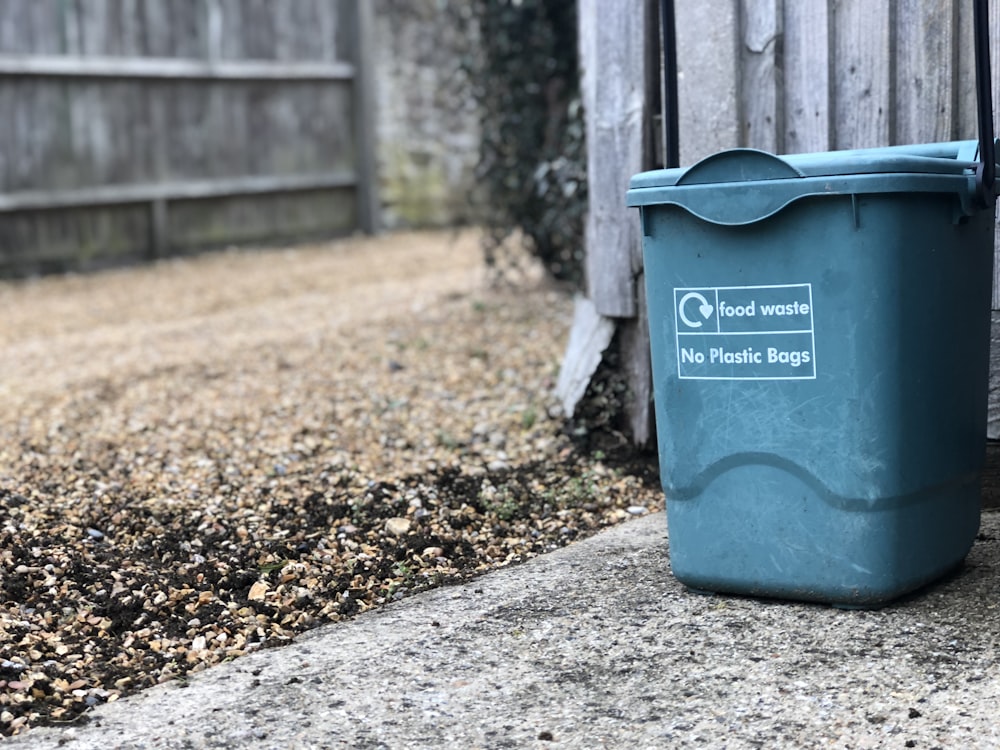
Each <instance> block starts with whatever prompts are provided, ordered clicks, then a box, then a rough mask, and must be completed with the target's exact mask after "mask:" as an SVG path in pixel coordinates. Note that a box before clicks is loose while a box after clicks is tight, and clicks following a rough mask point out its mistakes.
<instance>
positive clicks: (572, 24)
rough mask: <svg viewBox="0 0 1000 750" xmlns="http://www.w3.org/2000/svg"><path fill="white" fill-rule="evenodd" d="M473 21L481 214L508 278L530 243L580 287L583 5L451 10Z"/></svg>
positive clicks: (515, 2) (537, 1) (506, 2)
mask: <svg viewBox="0 0 1000 750" xmlns="http://www.w3.org/2000/svg"><path fill="white" fill-rule="evenodd" d="M452 12H453V13H456V14H458V15H459V16H461V19H462V20H463V22H464V23H468V24H471V26H472V28H471V29H470V31H471V37H474V38H475V44H474V45H470V49H469V54H467V55H466V60H465V64H464V67H465V68H466V71H467V75H468V76H469V80H470V81H471V92H472V96H473V98H474V99H475V102H476V104H477V107H478V110H479V112H480V117H481V121H480V122H481V145H480V153H479V163H478V166H477V170H476V176H477V181H478V184H479V187H480V190H481V194H480V199H479V200H478V201H477V206H476V209H477V210H476V214H477V218H478V220H479V221H480V222H481V223H482V224H483V226H484V228H485V229H486V235H485V240H484V252H485V257H486V261H487V263H488V264H489V265H490V266H491V267H492V268H494V269H495V270H496V271H497V274H498V275H499V276H501V277H502V276H503V275H504V274H505V273H506V272H507V271H508V270H510V269H511V268H512V267H514V266H516V265H517V260H516V259H517V258H518V257H522V256H523V253H520V252H517V250H518V249H519V247H518V245H519V244H520V245H523V246H524V247H525V248H527V250H528V251H529V252H530V253H531V254H532V255H533V256H535V257H536V258H538V259H539V260H540V261H541V262H542V263H543V264H544V266H545V268H546V270H547V271H548V272H549V274H550V275H551V276H552V277H553V278H555V279H557V280H560V281H566V282H570V283H572V284H575V285H577V286H581V285H582V282H583V257H584V256H583V227H584V217H585V214H586V204H587V195H586V190H587V185H586V150H585V140H584V121H583V107H582V105H581V102H580V91H579V68H578V55H577V38H576V28H577V24H576V12H577V10H576V0H471V2H458V3H453V4H452Z"/></svg>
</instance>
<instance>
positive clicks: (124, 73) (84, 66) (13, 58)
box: [0, 54, 355, 81]
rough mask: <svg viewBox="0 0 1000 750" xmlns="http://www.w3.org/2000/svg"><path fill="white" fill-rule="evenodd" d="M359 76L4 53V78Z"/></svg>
mask: <svg viewBox="0 0 1000 750" xmlns="http://www.w3.org/2000/svg"><path fill="white" fill-rule="evenodd" d="M354 74H355V70H354V66H353V65H351V64H350V63H345V62H336V61H306V62H269V61H263V60H241V61H220V60H194V59H179V58H169V57H143V58H138V57H133V58H124V57H82V56H78V55H72V56H69V55H67V56H61V55H60V56H57V55H6V54H4V55H0V76H42V77H62V78H143V79H157V78H161V79H171V80H178V79H182V80H183V79H196V80H210V81H311V80H314V81H349V80H351V79H352V78H353V77H354Z"/></svg>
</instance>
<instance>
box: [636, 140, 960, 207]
mask: <svg viewBox="0 0 1000 750" xmlns="http://www.w3.org/2000/svg"><path fill="white" fill-rule="evenodd" d="M978 152H979V144H978V142H977V141H953V142H949V143H930V144H923V145H915V146H890V147H886V148H876V149H858V150H853V151H829V152H822V153H813V154H794V155H789V156H775V155H774V154H769V153H767V152H765V151H758V150H755V149H746V148H739V149H731V150H729V151H722V152H719V153H717V154H713V155H711V156H709V157H707V158H705V159H702V160H701V161H699V162H698V163H696V164H694V165H693V166H691V167H688V168H680V169H657V170H653V171H650V172H642V173H640V174H637V175H635V176H634V177H633V178H632V180H631V183H630V189H629V191H628V195H627V204H628V205H629V206H650V205H664V204H666V205H669V204H673V205H677V206H680V207H681V208H684V209H686V210H688V211H689V212H691V213H692V214H694V215H696V216H698V217H699V218H702V219H705V220H706V221H710V222H712V223H716V224H726V225H740V224H749V223H753V222H756V221H760V220H761V219H764V218H767V217H768V216H772V215H773V214H775V213H777V212H778V211H780V210H781V209H782V208H784V207H785V206H787V205H788V204H789V203H791V202H793V201H795V200H798V199H799V198H803V197H806V196H812V195H843V194H859V193H882V192H892V193H898V192H944V193H957V194H958V195H959V197H960V199H961V203H962V207H963V211H964V212H967V213H969V214H971V213H973V212H974V211H975V207H974V206H973V196H974V195H975V172H976V166H977V155H978ZM748 183H753V187H754V188H755V189H752V190H751V189H748V188H750V187H751V185H750V184H748ZM970 191H971V192H970Z"/></svg>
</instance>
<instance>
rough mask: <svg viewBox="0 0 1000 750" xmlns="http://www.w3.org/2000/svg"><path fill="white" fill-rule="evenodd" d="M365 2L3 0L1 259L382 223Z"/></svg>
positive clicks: (132, 254) (44, 258)
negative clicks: (377, 204) (379, 219)
mask: <svg viewBox="0 0 1000 750" xmlns="http://www.w3.org/2000/svg"><path fill="white" fill-rule="evenodd" d="M370 15H371V10H370V3H369V2H366V0H169V1H167V0H87V1H86V2H67V1H66V0H4V2H3V3H0V273H7V274H9V273H18V274H20V273H28V272H35V271H45V270H58V269H62V268H80V267H92V266H95V265H105V264H108V263H118V262H122V261H127V260H137V259H142V258H155V257H159V256H163V255H171V254H178V253H186V252H192V251H195V250H197V249H200V248H202V247H206V246H219V245H225V244H230V243H256V242H270V241H276V240H282V239H291V238H295V239H302V238H308V237H314V236H330V235H334V234H343V233H345V232H349V231H352V230H354V229H356V228H358V227H361V228H364V229H369V230H370V229H372V228H373V226H374V224H375V221H376V217H377V212H376V209H375V190H374V156H373V143H372V132H373V128H372V126H371V122H370V116H371V115H370V111H371V102H370V99H371V94H370V81H369V77H370V66H369V65H367V64H366V63H365V61H364V60H363V59H362V55H363V54H366V53H369V52H370V51H371V46H372V45H371V43H370V41H368V36H369V34H370V29H371V20H370Z"/></svg>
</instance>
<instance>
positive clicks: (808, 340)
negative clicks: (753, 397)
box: [674, 284, 816, 380]
mask: <svg viewBox="0 0 1000 750" xmlns="http://www.w3.org/2000/svg"><path fill="white" fill-rule="evenodd" d="M674 310H675V312H676V314H677V315H676V319H675V329H676V335H677V375H678V377H680V378H681V379H682V380H814V379H815V378H816V340H815V329H814V326H813V302H812V284H774V285H768V286H716V287H680V288H676V289H674Z"/></svg>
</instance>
